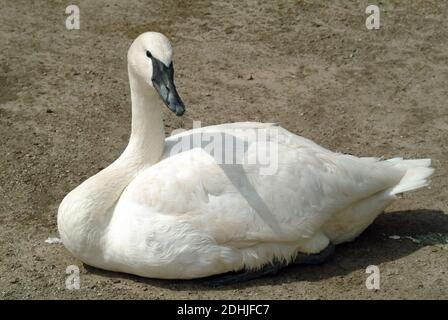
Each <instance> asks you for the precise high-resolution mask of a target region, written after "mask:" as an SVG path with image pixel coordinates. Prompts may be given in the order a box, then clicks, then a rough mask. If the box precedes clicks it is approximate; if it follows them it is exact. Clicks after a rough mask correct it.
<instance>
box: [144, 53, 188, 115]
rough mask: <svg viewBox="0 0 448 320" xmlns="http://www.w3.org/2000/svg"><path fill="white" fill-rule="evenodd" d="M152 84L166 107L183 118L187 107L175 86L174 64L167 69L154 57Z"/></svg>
mask: <svg viewBox="0 0 448 320" xmlns="http://www.w3.org/2000/svg"><path fill="white" fill-rule="evenodd" d="M151 60H152V78H151V80H152V83H153V85H154V88H155V89H156V90H157V92H158V93H159V95H160V98H161V99H162V101H163V102H164V103H165V104H166V106H167V107H168V108H169V109H170V110H171V111H173V112H174V113H175V114H176V116H181V115H183V114H184V112H185V105H184V103H183V102H182V99H181V98H180V97H179V94H178V93H177V90H176V86H175V85H174V68H173V63H172V62H171V64H170V65H169V66H168V67H167V66H166V65H165V64H164V63H163V62H161V61H160V60H157V59H156V58H154V57H152V58H151Z"/></svg>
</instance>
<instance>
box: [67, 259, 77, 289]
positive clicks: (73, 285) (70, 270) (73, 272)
mask: <svg viewBox="0 0 448 320" xmlns="http://www.w3.org/2000/svg"><path fill="white" fill-rule="evenodd" d="M65 273H66V274H68V277H67V278H66V279H65V288H67V289H68V290H79V289H80V288H81V278H80V277H79V267H78V266H77V265H74V264H72V265H69V266H68V267H67V268H66V269H65Z"/></svg>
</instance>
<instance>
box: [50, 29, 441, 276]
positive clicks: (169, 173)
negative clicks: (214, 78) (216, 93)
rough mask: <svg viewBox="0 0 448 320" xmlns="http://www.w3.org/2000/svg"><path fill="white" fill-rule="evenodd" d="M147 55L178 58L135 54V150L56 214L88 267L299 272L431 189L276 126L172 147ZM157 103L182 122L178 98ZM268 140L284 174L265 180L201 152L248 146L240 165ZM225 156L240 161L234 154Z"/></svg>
mask: <svg viewBox="0 0 448 320" xmlns="http://www.w3.org/2000/svg"><path fill="white" fill-rule="evenodd" d="M142 48H144V49H145V50H149V49H151V56H152V57H151V59H154V58H155V57H156V58H157V60H158V61H159V62H160V61H162V62H163V63H164V65H165V66H166V67H168V66H169V65H170V62H171V47H170V45H169V42H168V41H167V40H166V38H164V37H163V36H162V35H160V34H156V33H146V34H143V35H142V36H140V37H139V38H138V39H137V40H136V41H135V42H134V44H133V45H132V46H131V49H130V50H129V54H128V61H129V77H130V83H131V92H132V104H133V106H132V112H133V118H132V134H131V139H130V142H129V145H128V147H127V148H126V150H125V151H124V152H123V154H122V155H121V156H120V157H119V158H118V159H117V160H116V161H115V162H114V163H113V164H111V165H110V166H109V167H107V168H106V169H104V170H103V171H101V172H99V173H98V174H96V175H95V176H93V177H91V178H90V179H88V180H87V181H85V182H84V183H82V184H81V185H80V186H79V187H77V188H76V189H74V190H73V191H72V192H70V193H69V194H68V195H67V197H66V198H65V199H64V200H63V202H62V204H61V206H60V208H59V213H58V227H59V231H60V235H61V238H62V241H63V243H64V245H65V246H66V247H67V248H68V249H69V251H70V252H72V254H74V255H75V256H77V257H78V258H80V259H81V260H83V261H84V262H86V263H87V264H90V265H93V266H96V267H99V268H103V269H107V270H113V271H122V272H126V273H132V274H137V275H140V276H145V277H154V278H170V279H173V278H177V279H189V278H197V277H204V276H208V275H213V274H219V273H224V272H228V271H236V270H241V269H257V268H259V267H261V266H263V265H265V264H268V263H271V262H272V261H274V260H286V261H291V260H292V259H293V258H294V257H295V256H296V255H297V254H298V253H299V252H303V253H318V252H320V251H322V250H323V249H324V248H326V247H327V246H328V244H329V243H330V242H331V243H334V244H338V243H341V242H345V241H350V240H352V239H354V238H355V237H356V236H357V235H359V234H360V233H361V232H362V231H363V230H364V229H365V228H366V227H367V226H368V225H370V224H371V223H372V221H373V220H374V219H375V218H376V217H377V216H378V215H379V214H380V213H381V212H382V211H383V210H384V208H385V207H386V206H388V205H389V204H390V203H391V202H392V201H394V200H395V198H396V197H395V195H396V194H397V193H401V192H404V191H408V190H412V189H416V188H419V187H422V186H425V185H427V183H428V182H427V180H426V179H427V177H428V176H429V175H431V173H432V169H431V168H429V165H430V161H429V160H426V159H423V160H402V159H400V158H396V159H392V160H388V161H380V160H378V159H375V158H357V157H354V156H349V155H343V154H338V153H334V152H331V151H329V150H327V149H324V148H322V147H320V146H318V145H317V144H315V143H314V142H312V141H310V140H307V139H305V138H302V137H299V136H297V135H294V134H293V133H291V132H289V131H287V130H285V129H283V128H281V127H278V126H276V125H272V124H262V123H254V122H248V123H234V124H224V125H218V126H211V127H205V128H200V129H194V130H190V131H187V132H184V133H181V134H179V135H175V136H172V137H169V138H167V139H165V138H164V130H163V124H162V118H161V110H160V106H159V103H158V99H159V98H158V96H157V93H156V92H155V91H154V90H152V88H151V87H150V86H152V85H151V84H149V86H148V83H146V82H145V81H147V80H145V79H144V78H145V71H147V70H144V69H145V66H146V65H145V62H144V61H143V60H142V58H141V57H140V56H139V55H140V54H141V53H142V52H144V50H143V49H142ZM142 54H143V53H142ZM145 58H146V57H145ZM153 67H154V61H153ZM148 68H149V66H148ZM142 70H143V71H142ZM153 78H154V76H153ZM153 81H155V80H154V79H153ZM156 88H157V86H156ZM159 94H160V95H161V96H162V98H164V100H165V101H166V100H169V107H170V109H172V110H173V111H175V112H176V113H178V114H181V113H183V109H182V110H180V109H179V108H180V107H179V105H177V106H174V107H173V101H174V100H170V99H171V98H172V99H174V98H173V97H171V96H169V97H168V95H166V96H164V95H163V94H161V93H160V92H159ZM176 94H177V93H176ZM165 98H166V99H165ZM182 107H183V106H182ZM261 133H262V134H263V135H266V137H267V140H268V141H269V146H271V147H272V146H274V147H275V148H274V150H276V152H277V154H278V159H275V160H276V165H275V174H262V168H263V167H265V166H263V165H261V164H256V163H255V164H253V163H252V164H247V163H245V162H244V161H242V163H241V162H240V164H238V163H237V164H235V162H238V161H236V160H235V159H236V158H233V159H234V160H233V163H234V164H220V161H219V160H217V158H216V153H217V150H214V151H215V153H214V155H215V157H213V156H211V155H210V154H209V153H208V152H207V146H206V145H207V143H205V144H204V143H202V142H204V140H207V138H204V137H210V136H214V137H216V136H218V135H219V136H221V137H222V138H223V141H224V140H225V138H224V137H231V138H233V139H234V140H233V141H243V144H242V145H243V148H242V154H243V155H244V156H249V158H250V157H251V156H253V155H255V154H259V153H257V152H260V147H262V146H261V144H260V142H259V140H258V138H256V137H259V136H260V134H261ZM197 136H200V137H201V139H202V142H201V143H199V144H196V145H194V144H193V145H191V146H185V145H182V146H183V147H182V150H181V152H179V150H177V149H178V148H179V141H194V137H197ZM189 138H191V139H189ZM182 139H184V140H182ZM209 140H210V139H209ZM219 151H221V153H222V154H223V156H225V155H229V154H235V143H233V144H231V143H226V144H224V145H223V146H222V147H221V150H219ZM235 157H237V156H235ZM277 160H278V161H277Z"/></svg>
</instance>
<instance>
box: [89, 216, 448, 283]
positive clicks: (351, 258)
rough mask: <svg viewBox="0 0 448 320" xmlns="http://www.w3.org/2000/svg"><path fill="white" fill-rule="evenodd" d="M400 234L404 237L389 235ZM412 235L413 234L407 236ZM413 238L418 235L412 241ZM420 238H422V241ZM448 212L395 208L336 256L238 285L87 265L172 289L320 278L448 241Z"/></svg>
mask: <svg viewBox="0 0 448 320" xmlns="http://www.w3.org/2000/svg"><path fill="white" fill-rule="evenodd" d="M392 235H399V236H400V239H391V238H389V237H390V236H392ZM407 237H409V238H407ZM411 239H414V241H412V240H411ZM418 239H422V240H421V241H419V240H418ZM447 239H448V215H447V214H445V213H443V212H442V211H438V210H426V209H421V210H413V211H395V212H390V213H386V214H383V215H381V216H380V217H378V219H377V220H376V221H375V222H374V223H373V224H372V225H371V226H370V227H369V228H368V229H367V230H366V231H365V232H364V233H363V234H362V235H361V236H359V237H358V238H357V239H356V240H355V241H353V242H351V243H347V244H342V245H338V246H337V247H336V251H335V255H334V257H333V258H332V259H331V260H330V261H328V262H327V263H324V264H322V265H319V266H290V267H287V268H285V269H283V270H281V271H280V272H279V273H278V274H277V275H276V276H268V277H264V278H260V279H256V280H252V281H248V282H245V283H241V284H237V285H228V286H222V287H218V288H216V287H212V286H209V285H208V284H207V281H208V279H209V278H206V279H197V280H176V281H173V280H157V279H147V278H142V277H137V276H133V275H128V274H123V273H115V272H109V271H104V270H100V269H97V268H94V267H91V266H87V265H84V266H85V268H86V269H87V271H88V272H91V273H94V274H96V275H99V276H102V277H106V278H120V279H131V280H133V281H136V282H140V283H146V284H148V285H151V286H156V287H162V288H167V289H171V290H178V291H184V290H193V289H201V290H207V289H209V290H229V289H232V290H233V289H236V288H246V287H252V286H262V285H273V284H279V283H290V282H299V281H311V282H313V281H320V280H324V279H328V278H332V277H336V276H343V275H346V274H349V273H351V272H353V271H356V270H365V268H366V267H367V266H369V265H380V264H382V263H384V262H388V261H394V260H398V259H400V258H402V257H405V256H408V255H410V254H412V253H413V252H415V251H417V250H419V249H421V248H423V247H425V246H434V245H447Z"/></svg>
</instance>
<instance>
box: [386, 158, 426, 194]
mask: <svg viewBox="0 0 448 320" xmlns="http://www.w3.org/2000/svg"><path fill="white" fill-rule="evenodd" d="M387 161H388V162H392V163H394V165H395V166H397V167H398V168H400V169H404V170H406V173H405V174H404V176H403V178H401V180H400V183H398V184H397V185H396V186H395V187H393V188H392V189H391V191H390V193H391V194H392V195H396V194H399V193H403V192H407V191H411V190H415V189H419V188H423V187H427V186H429V183H430V181H429V179H428V178H429V176H431V175H432V173H433V172H434V169H433V168H431V159H413V160H403V159H402V158H393V159H389V160H387Z"/></svg>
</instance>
